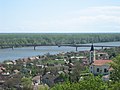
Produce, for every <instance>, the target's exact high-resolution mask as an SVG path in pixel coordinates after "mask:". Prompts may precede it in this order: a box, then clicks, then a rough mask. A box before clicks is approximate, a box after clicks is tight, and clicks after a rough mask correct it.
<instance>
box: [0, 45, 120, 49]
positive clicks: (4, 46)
mask: <svg viewBox="0 0 120 90" xmlns="http://www.w3.org/2000/svg"><path fill="white" fill-rule="evenodd" d="M37 46H58V47H61V46H67V47H75V48H76V51H78V47H91V45H90V44H56V45H55V44H47V45H46V44H45V45H41V44H21V45H13V44H9V45H5V44H4V45H0V48H1V49H4V48H12V49H13V50H14V48H16V47H33V49H34V50H36V47H37ZM94 47H101V48H102V49H103V48H104V47H105V48H107V47H120V45H94Z"/></svg>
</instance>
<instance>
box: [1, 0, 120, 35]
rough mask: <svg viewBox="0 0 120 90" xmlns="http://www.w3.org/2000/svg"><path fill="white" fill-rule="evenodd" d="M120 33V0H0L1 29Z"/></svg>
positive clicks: (5, 30)
mask: <svg viewBox="0 0 120 90" xmlns="http://www.w3.org/2000/svg"><path fill="white" fill-rule="evenodd" d="M113 32H114V33H120V0H0V33H113Z"/></svg>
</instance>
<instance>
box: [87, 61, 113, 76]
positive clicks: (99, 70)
mask: <svg viewBox="0 0 120 90" xmlns="http://www.w3.org/2000/svg"><path fill="white" fill-rule="evenodd" d="M110 62H112V60H95V61H94V62H93V63H92V64H91V65H90V67H89V69H90V72H91V73H93V74H94V75H99V74H101V75H108V74H110V70H109V69H110V65H109V63H110Z"/></svg>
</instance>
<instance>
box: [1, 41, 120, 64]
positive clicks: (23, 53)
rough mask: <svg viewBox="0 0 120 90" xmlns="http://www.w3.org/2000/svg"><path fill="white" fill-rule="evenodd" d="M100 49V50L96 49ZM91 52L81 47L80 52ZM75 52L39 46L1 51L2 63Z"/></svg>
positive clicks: (106, 43)
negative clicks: (48, 54) (47, 54)
mask: <svg viewBox="0 0 120 90" xmlns="http://www.w3.org/2000/svg"><path fill="white" fill-rule="evenodd" d="M94 45H116V46H119V45H120V42H104V43H94ZM96 49H100V48H96ZM84 50H90V47H79V48H78V51H84ZM70 51H75V47H65V46H61V47H57V46H38V47H36V50H34V49H33V47H21V48H14V50H12V49H11V48H7V49H0V62H2V61H4V60H15V59H19V58H26V57H31V56H37V55H44V54H46V53H50V54H58V53H60V52H70Z"/></svg>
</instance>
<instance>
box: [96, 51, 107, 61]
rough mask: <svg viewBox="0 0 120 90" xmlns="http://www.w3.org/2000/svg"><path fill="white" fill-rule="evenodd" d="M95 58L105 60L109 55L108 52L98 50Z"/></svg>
mask: <svg viewBox="0 0 120 90" xmlns="http://www.w3.org/2000/svg"><path fill="white" fill-rule="evenodd" d="M96 59H99V60H101V59H103V60H107V59H109V55H108V53H105V52H98V53H97V54H96Z"/></svg>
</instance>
